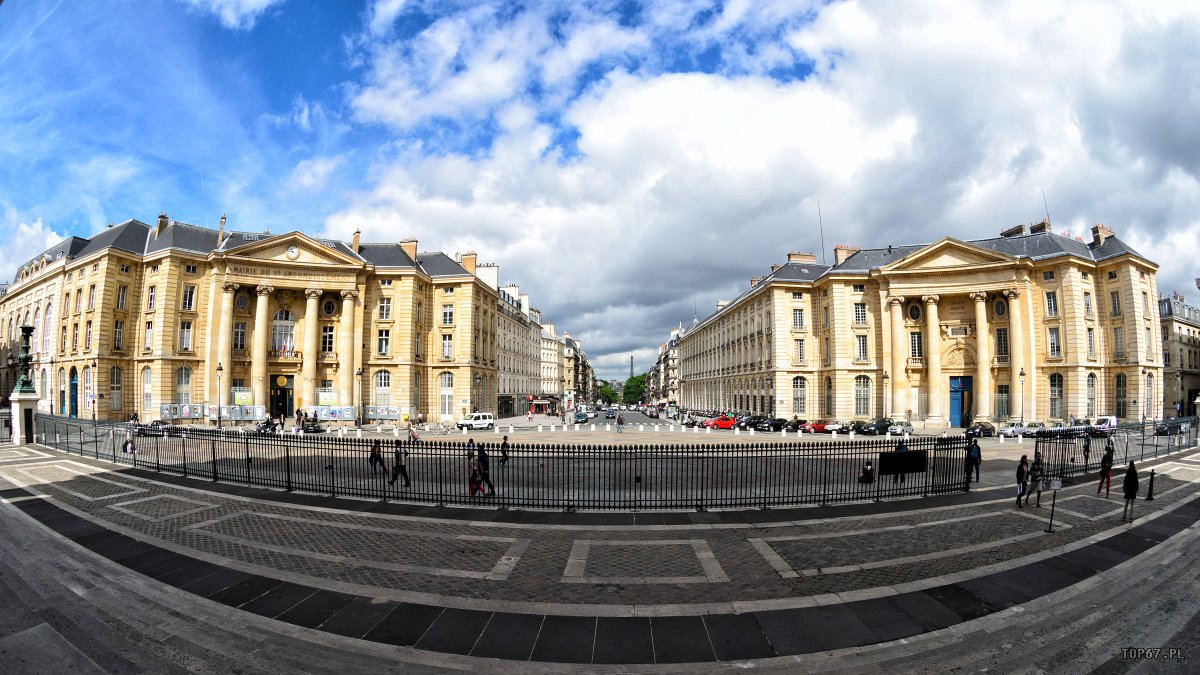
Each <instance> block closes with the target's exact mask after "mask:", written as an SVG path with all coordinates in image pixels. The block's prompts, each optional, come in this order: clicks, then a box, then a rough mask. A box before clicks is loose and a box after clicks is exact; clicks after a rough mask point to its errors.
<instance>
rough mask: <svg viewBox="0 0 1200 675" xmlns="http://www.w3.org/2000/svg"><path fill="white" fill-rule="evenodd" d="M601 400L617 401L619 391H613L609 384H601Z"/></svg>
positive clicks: (606, 401)
mask: <svg viewBox="0 0 1200 675" xmlns="http://www.w3.org/2000/svg"><path fill="white" fill-rule="evenodd" d="M600 400H601V401H604V402H605V403H616V402H617V392H615V391H613V390H612V389H611V388H610V387H609V386H608V385H607V384H602V385H600Z"/></svg>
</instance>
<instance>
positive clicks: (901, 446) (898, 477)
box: [892, 440, 908, 485]
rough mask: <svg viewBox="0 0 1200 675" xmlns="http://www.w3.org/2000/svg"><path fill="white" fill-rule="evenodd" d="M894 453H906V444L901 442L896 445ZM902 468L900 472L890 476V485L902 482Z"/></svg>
mask: <svg viewBox="0 0 1200 675" xmlns="http://www.w3.org/2000/svg"><path fill="white" fill-rule="evenodd" d="M896 452H908V444H907V443H905V442H904V441H903V440H901V441H900V442H899V443H897V444H896ZM903 468H904V467H901V470H900V471H897V472H896V473H894V474H892V484H893V485H895V484H896V483H903V482H904V471H903Z"/></svg>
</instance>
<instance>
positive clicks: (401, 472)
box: [388, 439, 412, 487]
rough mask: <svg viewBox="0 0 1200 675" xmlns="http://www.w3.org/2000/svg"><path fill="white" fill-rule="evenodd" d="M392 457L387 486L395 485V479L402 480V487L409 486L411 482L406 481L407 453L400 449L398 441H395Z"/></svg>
mask: <svg viewBox="0 0 1200 675" xmlns="http://www.w3.org/2000/svg"><path fill="white" fill-rule="evenodd" d="M392 455H393V459H392V479H391V480H389V481H388V485H395V484H396V479H397V478H403V479H404V487H409V486H411V485H412V482H411V481H410V480H409V479H408V451H407V450H404V449H402V448H401V447H400V439H396V442H395V447H394V449H393V451H392Z"/></svg>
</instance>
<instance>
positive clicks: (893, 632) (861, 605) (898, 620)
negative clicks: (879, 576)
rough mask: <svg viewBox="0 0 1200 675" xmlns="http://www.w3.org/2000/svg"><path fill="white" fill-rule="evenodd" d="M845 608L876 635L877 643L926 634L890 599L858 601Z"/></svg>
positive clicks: (848, 604)
mask: <svg viewBox="0 0 1200 675" xmlns="http://www.w3.org/2000/svg"><path fill="white" fill-rule="evenodd" d="M845 607H846V609H848V610H850V613H852V614H853V615H854V616H855V617H856V618H857V619H858V620H859V622H861V623H862V625H864V626H866V627H867V629H869V630H870V631H871V633H872V634H874V636H875V640H874V641H875V642H890V641H892V640H899V639H901V638H906V637H911V636H913V635H918V634H920V633H924V632H925V629H924V628H923V627H922V626H921V625H920V624H918V623H916V622H915V621H913V620H912V617H910V616H909V615H908V614H906V613H904V612H903V611H901V610H900V608H899V607H897V606H896V605H894V604H892V603H891V602H889V598H872V599H870V600H856V601H854V602H849V603H846V605H845Z"/></svg>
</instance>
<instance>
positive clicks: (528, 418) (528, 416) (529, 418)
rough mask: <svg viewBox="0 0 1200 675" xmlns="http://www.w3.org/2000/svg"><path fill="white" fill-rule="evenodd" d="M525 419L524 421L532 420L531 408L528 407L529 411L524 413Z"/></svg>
mask: <svg viewBox="0 0 1200 675" xmlns="http://www.w3.org/2000/svg"><path fill="white" fill-rule="evenodd" d="M525 421H526V422H532V421H533V408H530V409H529V412H528V413H526V415H525Z"/></svg>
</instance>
